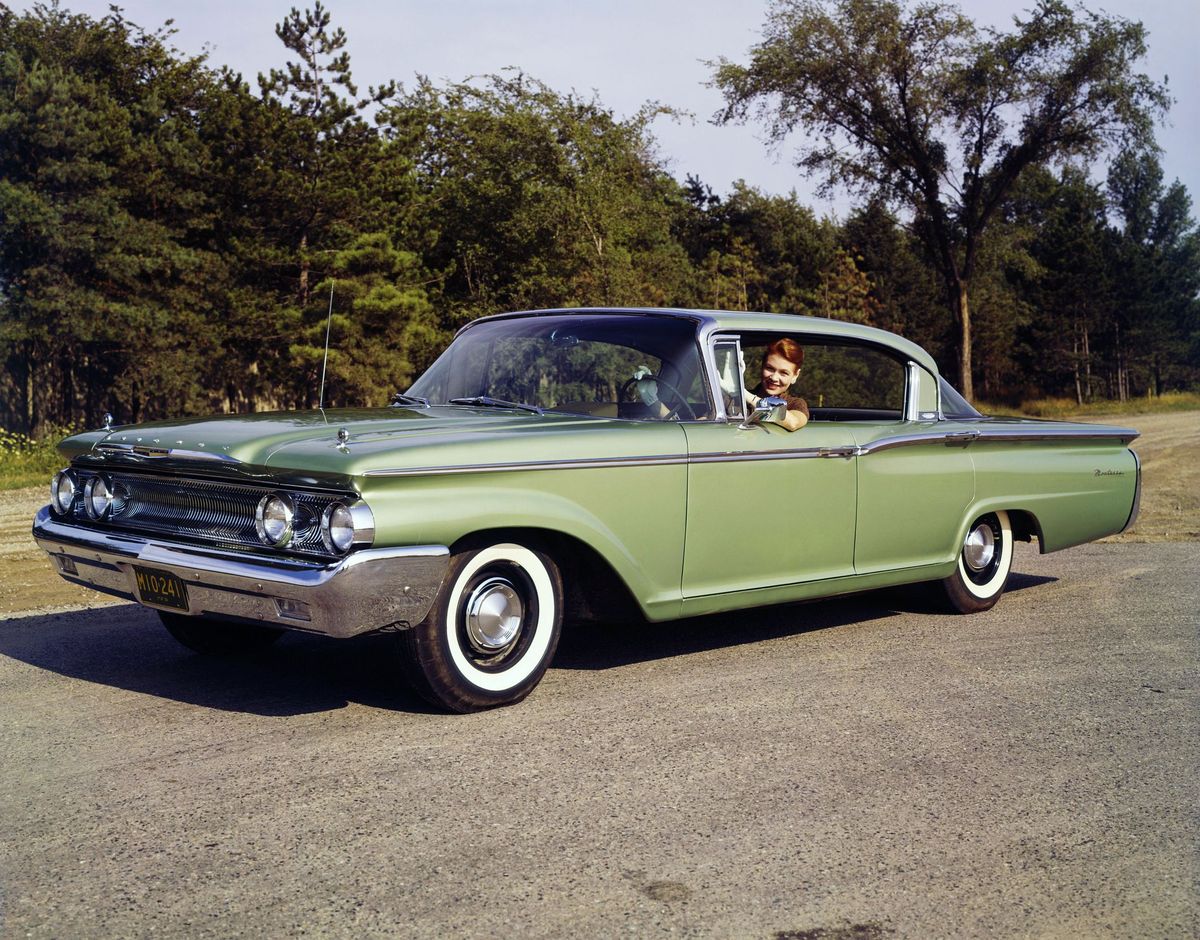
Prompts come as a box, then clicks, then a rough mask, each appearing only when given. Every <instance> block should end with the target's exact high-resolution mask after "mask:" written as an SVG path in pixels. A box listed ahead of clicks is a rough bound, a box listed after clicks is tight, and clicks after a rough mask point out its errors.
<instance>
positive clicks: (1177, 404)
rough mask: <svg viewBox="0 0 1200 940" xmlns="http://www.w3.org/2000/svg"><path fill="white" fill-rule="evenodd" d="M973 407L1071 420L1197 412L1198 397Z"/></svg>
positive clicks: (1055, 400)
mask: <svg viewBox="0 0 1200 940" xmlns="http://www.w3.org/2000/svg"><path fill="white" fill-rule="evenodd" d="M976 407H977V408H978V409H979V410H980V411H982V412H983V413H984V414H996V415H1004V414H1008V415H1013V414H1015V415H1024V416H1026V417H1030V418H1074V417H1079V416H1082V415H1145V414H1163V413H1165V412H1170V411H1197V410H1200V394H1198V393H1196V392H1167V393H1165V394H1163V395H1158V396H1155V397H1153V398H1151V397H1146V398H1130V399H1128V400H1127V401H1110V400H1108V399H1100V400H1098V401H1090V402H1087V403H1085V404H1082V405H1081V404H1079V403H1078V402H1076V401H1075V399H1074V398H1037V399H1034V400H1032V401H1025V402H1022V403H1021V407H1020V408H1013V407H1012V406H1010V405H993V404H989V403H988V402H979V403H978V404H977V405H976Z"/></svg>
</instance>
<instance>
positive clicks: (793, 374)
mask: <svg viewBox="0 0 1200 940" xmlns="http://www.w3.org/2000/svg"><path fill="white" fill-rule="evenodd" d="M802 365H804V347H803V346H801V345H800V344H799V343H797V342H796V341H795V340H794V339H791V338H790V337H787V336H782V337H780V338H779V339H777V340H774V341H773V342H771V343H768V344H767V348H766V349H765V350H764V351H763V361H762V381H761V382H759V383H758V387H757V388H755V389H754V391H753V392H747V393H746V402H747V404H748V405H749V407H751V408H753V407H754V406H755V405H757V404H758V401H759V399H760V398H763V397H765V396H768V395H771V396H774V397H776V398H782V399H784V400H785V401H786V402H787V415H786V416H785V417H784V419H783V420H782V421H779V422H777V423H778V424H779V425H781V426H782V427H785V428H787V429H788V430H789V431H798V430H800V428H802V427H804V425H806V424H808V402H806V401H805V400H804V399H803V398H793V397H792V396H790V395H788V391H789V390H790V389H791V387H792V386H793V385H795V384H796V380H797V379H798V378H799V377H800V367H801V366H802Z"/></svg>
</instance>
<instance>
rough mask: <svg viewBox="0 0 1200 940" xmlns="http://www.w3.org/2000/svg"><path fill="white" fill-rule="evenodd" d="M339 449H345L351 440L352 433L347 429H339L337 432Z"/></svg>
mask: <svg viewBox="0 0 1200 940" xmlns="http://www.w3.org/2000/svg"><path fill="white" fill-rule="evenodd" d="M337 439H338V447H345V446H346V442H347V441H348V440H350V432H349V431H347V430H346V429H345V428H338V432H337Z"/></svg>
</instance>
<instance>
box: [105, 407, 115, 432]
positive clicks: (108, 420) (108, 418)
mask: <svg viewBox="0 0 1200 940" xmlns="http://www.w3.org/2000/svg"><path fill="white" fill-rule="evenodd" d="M112 429H113V416H112V415H111V414H109V413H108V412H107V411H106V412H104V430H106V431H111V430H112Z"/></svg>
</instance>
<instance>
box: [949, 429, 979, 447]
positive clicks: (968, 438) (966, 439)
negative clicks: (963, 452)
mask: <svg viewBox="0 0 1200 940" xmlns="http://www.w3.org/2000/svg"><path fill="white" fill-rule="evenodd" d="M977 440H979V432H978V431H955V432H954V433H953V434H947V435H946V443H947V444H970V443H971V442H972V441H977Z"/></svg>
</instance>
